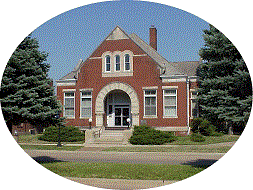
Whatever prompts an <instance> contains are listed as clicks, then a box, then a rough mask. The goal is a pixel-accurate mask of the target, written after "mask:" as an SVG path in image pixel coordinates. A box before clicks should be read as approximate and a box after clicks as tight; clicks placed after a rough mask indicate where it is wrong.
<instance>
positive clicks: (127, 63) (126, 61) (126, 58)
mask: <svg viewBox="0 0 253 190" xmlns="http://www.w3.org/2000/svg"><path fill="white" fill-rule="evenodd" d="M124 61H125V71H129V70H130V56H129V54H126V55H125V58H124Z"/></svg>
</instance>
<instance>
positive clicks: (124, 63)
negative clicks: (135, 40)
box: [123, 53, 131, 72]
mask: <svg viewBox="0 0 253 190" xmlns="http://www.w3.org/2000/svg"><path fill="white" fill-rule="evenodd" d="M126 55H128V56H129V62H128V63H129V70H126ZM130 58H131V56H130V54H129V53H125V54H124V55H123V67H124V69H123V70H124V72H130V71H131V60H130Z"/></svg>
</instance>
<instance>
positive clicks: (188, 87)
mask: <svg viewBox="0 0 253 190" xmlns="http://www.w3.org/2000/svg"><path fill="white" fill-rule="evenodd" d="M189 83H190V82H189V79H187V80H186V93H187V94H186V100H187V103H186V106H187V126H188V130H187V135H189V134H190V130H191V128H190V116H189V114H190V113H189V106H190V105H189V104H190V102H189V101H190V100H189V89H190V84H189Z"/></svg>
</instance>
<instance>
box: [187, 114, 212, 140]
mask: <svg viewBox="0 0 253 190" xmlns="http://www.w3.org/2000/svg"><path fill="white" fill-rule="evenodd" d="M190 126H191V130H192V132H193V133H200V134H202V135H204V136H212V135H214V134H216V133H215V129H216V127H215V126H214V125H212V124H211V123H210V122H209V121H207V120H205V119H202V118H194V119H193V120H192V122H191V125H190Z"/></svg>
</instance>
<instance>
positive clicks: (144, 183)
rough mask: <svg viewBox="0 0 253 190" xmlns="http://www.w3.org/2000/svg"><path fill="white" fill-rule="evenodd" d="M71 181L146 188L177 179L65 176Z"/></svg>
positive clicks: (169, 182) (96, 185) (124, 187)
mask: <svg viewBox="0 0 253 190" xmlns="http://www.w3.org/2000/svg"><path fill="white" fill-rule="evenodd" d="M66 178H67V179H70V180H72V181H75V182H78V183H81V184H84V185H89V186H93V187H99V188H106V189H122V190H129V189H148V188H153V187H159V186H163V185H168V184H172V183H175V182H177V181H162V180H129V179H103V178H73V177H66Z"/></svg>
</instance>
